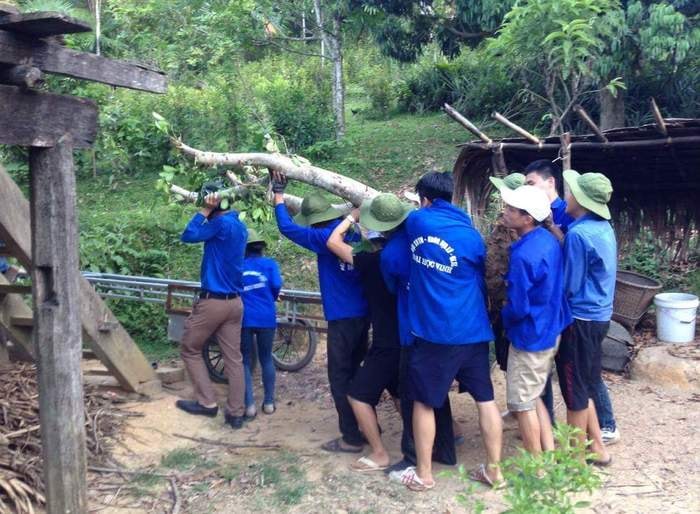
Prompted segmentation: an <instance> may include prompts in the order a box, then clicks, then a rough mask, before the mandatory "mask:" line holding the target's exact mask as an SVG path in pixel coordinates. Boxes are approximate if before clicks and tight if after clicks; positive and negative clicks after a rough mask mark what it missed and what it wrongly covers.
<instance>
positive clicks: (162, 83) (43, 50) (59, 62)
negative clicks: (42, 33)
mask: <svg viewBox="0 0 700 514" xmlns="http://www.w3.org/2000/svg"><path fill="white" fill-rule="evenodd" d="M0 63H3V64H27V63H30V64H32V65H33V66H36V67H37V68H39V69H40V70H42V71H43V72H45V73H57V74H59V75H66V76H68V77H74V78H77V79H85V80H92V81H94V82H102V83H104V84H109V85H112V86H120V87H127V88H130V89H138V90H141V91H150V92H151V93H165V92H166V90H167V76H166V74H165V73H163V72H162V71H159V70H154V69H152V68H149V67H147V66H146V65H144V64H137V63H131V62H126V61H117V60H112V59H106V58H104V57H101V56H99V55H95V54H88V53H85V52H76V51H75V50H70V49H68V48H65V47H63V46H61V45H57V44H55V43H51V42H49V41H44V40H41V39H30V38H27V37H24V36H21V35H19V34H13V33H11V32H7V31H5V30H0Z"/></svg>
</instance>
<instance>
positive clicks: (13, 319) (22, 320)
mask: <svg viewBox="0 0 700 514" xmlns="http://www.w3.org/2000/svg"><path fill="white" fill-rule="evenodd" d="M10 325H11V326H13V327H29V328H31V327H33V326H34V316H33V315H32V314H31V311H30V313H29V315H28V316H27V315H18V316H10Z"/></svg>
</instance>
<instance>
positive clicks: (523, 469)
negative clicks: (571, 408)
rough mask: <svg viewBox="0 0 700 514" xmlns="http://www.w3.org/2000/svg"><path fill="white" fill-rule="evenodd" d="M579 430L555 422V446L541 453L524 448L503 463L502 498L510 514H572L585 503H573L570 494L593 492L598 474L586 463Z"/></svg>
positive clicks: (596, 486) (585, 504) (585, 448)
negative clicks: (506, 484)
mask: <svg viewBox="0 0 700 514" xmlns="http://www.w3.org/2000/svg"><path fill="white" fill-rule="evenodd" d="M578 433H580V431H579V429H577V428H574V427H571V426H570V425H567V424H563V423H561V424H559V425H557V427H556V429H555V431H554V435H555V439H556V441H557V445H556V448H555V449H554V450H553V451H550V452H543V453H542V454H540V455H532V454H531V453H528V452H526V451H525V450H521V451H520V455H518V456H516V457H513V458H511V459H508V460H506V461H505V462H504V463H503V476H504V477H505V479H506V481H507V483H508V488H507V490H506V493H505V495H504V496H505V499H506V501H508V503H509V504H510V506H511V508H510V509H509V510H508V511H507V512H509V513H513V514H572V513H574V512H575V510H576V509H579V508H583V507H587V506H588V505H589V503H588V502H585V501H578V502H575V503H574V502H573V501H572V500H571V495H573V494H576V493H582V492H588V493H591V492H593V490H594V489H596V488H598V487H600V483H601V480H600V477H599V475H598V474H597V472H596V471H595V469H594V468H593V466H590V465H588V464H587V463H586V460H585V459H586V458H587V457H588V456H589V453H588V450H587V446H586V445H584V444H583V443H581V440H580V439H579V438H578V437H576V436H577V434H578Z"/></svg>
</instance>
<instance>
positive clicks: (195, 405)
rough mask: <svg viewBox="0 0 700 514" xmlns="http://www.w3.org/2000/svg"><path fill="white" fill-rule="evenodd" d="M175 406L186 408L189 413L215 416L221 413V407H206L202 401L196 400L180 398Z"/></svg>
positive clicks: (181, 408)
mask: <svg viewBox="0 0 700 514" xmlns="http://www.w3.org/2000/svg"><path fill="white" fill-rule="evenodd" d="M175 407H177V408H178V409H180V410H184V411H185V412H187V413H189V414H194V415H196V416H209V417H210V418H215V417H216V415H217V414H218V413H219V407H205V406H204V405H202V404H201V403H199V402H197V401H194V400H178V401H176V402H175Z"/></svg>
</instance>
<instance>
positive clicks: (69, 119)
mask: <svg viewBox="0 0 700 514" xmlns="http://www.w3.org/2000/svg"><path fill="white" fill-rule="evenodd" d="M1 32H2V31H1V30H0V33H1ZM64 134H70V135H71V136H72V138H73V141H74V147H75V148H89V147H91V146H92V144H93V142H94V141H95V138H96V137H97V105H95V103H94V102H93V101H92V100H87V99H85V98H76V97H72V96H64V95H54V94H50V93H42V92H38V91H30V90H26V89H23V88H20V87H16V86H4V85H0V144H4V145H20V146H34V147H42V148H48V147H51V146H54V145H55V144H56V142H57V141H58V139H59V138H60V137H61V136H63V135H64Z"/></svg>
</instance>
